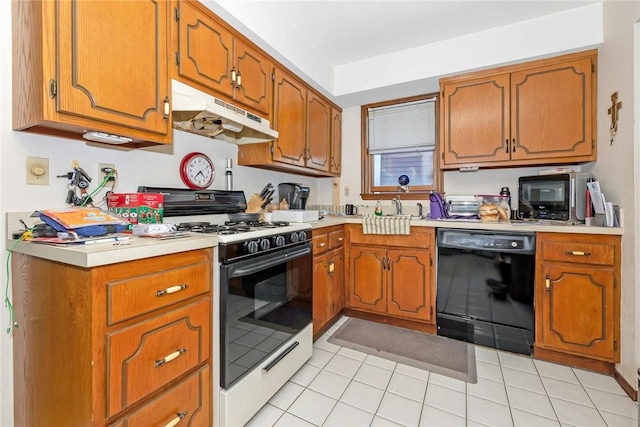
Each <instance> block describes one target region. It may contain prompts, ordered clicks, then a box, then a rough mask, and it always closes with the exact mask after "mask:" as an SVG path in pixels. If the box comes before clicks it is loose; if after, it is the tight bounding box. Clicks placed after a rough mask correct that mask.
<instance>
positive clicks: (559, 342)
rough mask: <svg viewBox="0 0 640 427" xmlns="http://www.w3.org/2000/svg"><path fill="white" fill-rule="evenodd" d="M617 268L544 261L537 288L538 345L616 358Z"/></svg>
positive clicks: (603, 357)
mask: <svg viewBox="0 0 640 427" xmlns="http://www.w3.org/2000/svg"><path fill="white" fill-rule="evenodd" d="M613 280H614V275H613V270H611V269H607V268H598V267H594V266H591V265H588V266H585V265H575V266H574V265H571V266H569V265H562V264H552V263H545V264H542V268H541V272H540V273H539V274H538V279H537V287H536V296H537V297H536V300H537V301H536V310H535V312H536V346H540V347H545V348H549V349H553V350H560V351H564V352H568V353H573V354H579V355H584V356H588V357H592V358H599V359H604V360H612V359H613V357H614V327H615V325H614V285H613Z"/></svg>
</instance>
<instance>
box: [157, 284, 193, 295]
mask: <svg viewBox="0 0 640 427" xmlns="http://www.w3.org/2000/svg"><path fill="white" fill-rule="evenodd" d="M188 287H189V285H176V286H171V287H169V288H167V289H161V290H159V291H156V296H157V297H163V296H165V295H169V294H175V293H176V292H179V291H183V290H185V289H187V288H188Z"/></svg>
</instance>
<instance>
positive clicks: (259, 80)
mask: <svg viewBox="0 0 640 427" xmlns="http://www.w3.org/2000/svg"><path fill="white" fill-rule="evenodd" d="M233 46H234V57H235V69H236V70H237V73H238V74H237V75H238V76H240V77H238V78H237V82H236V86H235V91H234V99H235V100H237V101H238V102H241V103H243V104H244V105H246V106H249V107H252V108H254V109H256V110H258V111H260V112H261V113H264V114H265V115H269V113H270V112H271V94H272V92H273V81H272V76H273V63H272V62H271V61H269V60H268V59H267V57H266V56H264V55H262V54H260V53H259V52H258V51H257V50H255V49H252V48H251V47H250V46H249V45H248V44H247V43H244V42H243V41H242V40H240V39H238V38H236V39H235V40H234V44H233ZM238 82H240V83H238Z"/></svg>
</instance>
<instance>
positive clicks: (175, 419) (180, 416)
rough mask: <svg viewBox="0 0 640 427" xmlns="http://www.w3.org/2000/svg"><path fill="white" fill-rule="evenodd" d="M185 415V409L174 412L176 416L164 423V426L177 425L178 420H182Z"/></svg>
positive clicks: (171, 426)
mask: <svg viewBox="0 0 640 427" xmlns="http://www.w3.org/2000/svg"><path fill="white" fill-rule="evenodd" d="M186 416H187V411H184V412H178V413H177V414H176V417H175V418H174V419H172V420H171V421H169V422H168V423H167V424H165V426H164V427H174V426H176V425H178V423H179V422H180V421H182V420H183V419H184V417H186Z"/></svg>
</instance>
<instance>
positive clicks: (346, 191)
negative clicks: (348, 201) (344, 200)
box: [344, 185, 349, 196]
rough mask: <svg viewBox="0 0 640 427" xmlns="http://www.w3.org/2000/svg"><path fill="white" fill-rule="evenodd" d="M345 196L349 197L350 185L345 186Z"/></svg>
mask: <svg viewBox="0 0 640 427" xmlns="http://www.w3.org/2000/svg"><path fill="white" fill-rule="evenodd" d="M344 195H345V196H348V195H349V186H348V185H345V187H344Z"/></svg>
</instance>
